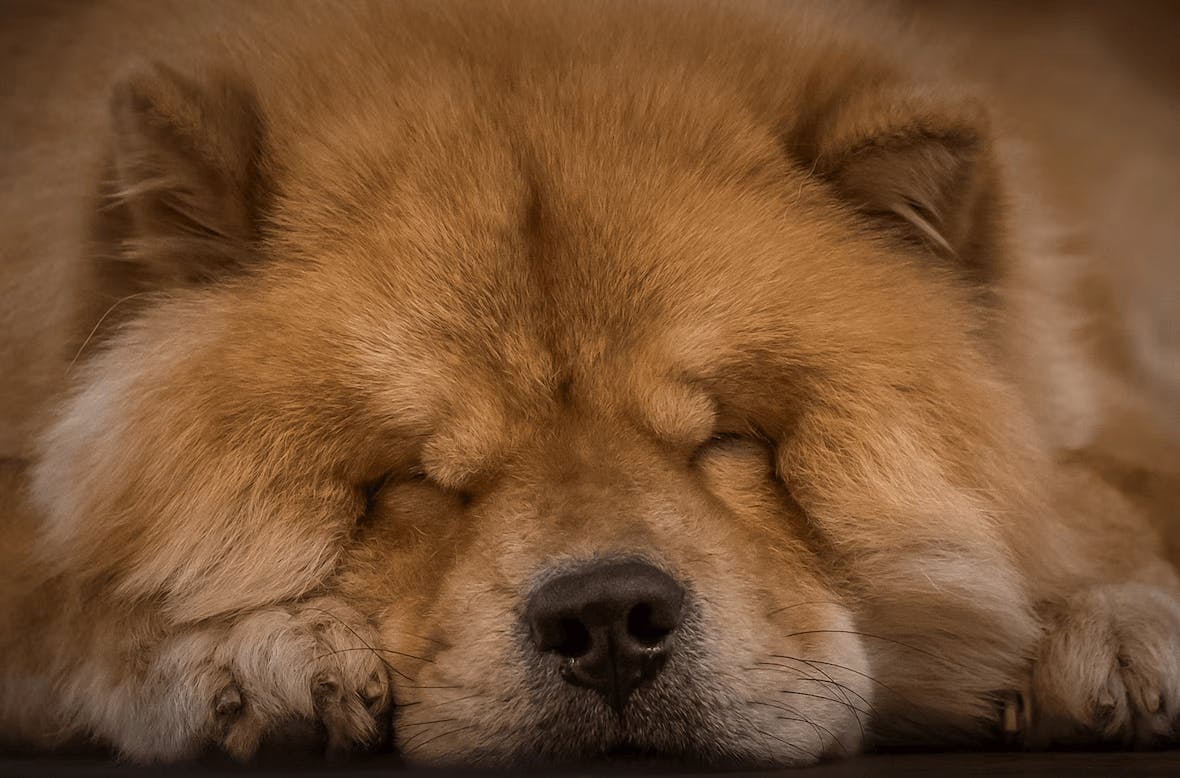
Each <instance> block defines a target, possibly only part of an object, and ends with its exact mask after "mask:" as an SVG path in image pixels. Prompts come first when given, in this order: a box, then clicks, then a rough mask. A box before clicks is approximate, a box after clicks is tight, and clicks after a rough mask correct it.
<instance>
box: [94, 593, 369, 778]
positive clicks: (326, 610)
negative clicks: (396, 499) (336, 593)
mask: <svg viewBox="0 0 1180 778" xmlns="http://www.w3.org/2000/svg"><path fill="white" fill-rule="evenodd" d="M387 669H388V665H387V663H386V662H385V661H384V660H383V659H382V657H381V656H380V654H379V652H378V651H377V650H376V647H375V644H374V643H373V636H372V633H371V630H370V628H369V627H368V626H367V624H366V622H365V620H364V619H362V618H361V617H360V616H359V615H358V614H357V613H355V612H354V611H352V610H351V609H350V608H348V607H347V606H345V605H343V604H342V603H340V602H338V601H334V600H331V599H328V598H324V599H319V600H313V601H309V602H306V603H298V604H294V605H290V606H281V607H280V606H276V607H272V608H266V609H263V610H258V611H253V612H250V613H248V614H246V615H243V616H241V617H240V618H238V619H237V620H235V621H233V622H231V623H229V624H225V625H218V626H203V627H198V628H193V629H190V630H187V631H185V632H182V633H180V634H177V635H174V636H172V637H170V638H168V639H167V640H165V641H164V642H162V643H161V644H160V645H159V646H158V649H157V650H156V651H155V652H154V654H153V655H152V657H151V658H150V659H149V660H148V664H147V668H146V670H145V673H146V675H145V682H144V683H143V684H142V687H141V688H140V689H139V690H137V691H138V693H137V694H135V695H134V696H135V699H134V702H133V703H132V705H131V708H132V710H130V711H127V712H126V714H125V715H124V716H121V717H120V718H121V719H122V720H123V722H124V725H123V726H122V727H120V730H121V731H118V732H115V733H111V734H112V735H113V737H112V738H111V739H112V740H114V741H115V743H116V745H117V746H118V747H119V749H120V751H122V752H123V753H124V754H125V755H126V756H128V757H130V758H132V759H134V760H136V761H143V762H153V761H167V760H172V759H178V758H185V757H191V756H195V755H197V754H198V753H200V752H202V751H206V750H209V749H210V748H213V749H221V750H223V751H225V752H226V753H228V754H229V755H230V756H232V757H234V758H235V759H238V760H243V761H244V760H247V759H249V758H251V757H252V756H254V754H255V753H256V752H257V751H258V749H259V746H260V745H261V744H262V743H264V742H265V741H267V739H268V738H271V737H274V736H277V735H279V734H280V733H282V732H283V731H285V730H287V729H289V728H290V727H291V726H292V725H300V724H307V723H313V724H316V725H318V726H319V727H320V728H321V729H322V731H323V734H324V735H325V737H326V741H327V748H328V751H329V753H339V752H343V751H348V750H352V749H353V748H358V747H366V746H371V745H374V744H376V743H377V742H378V741H379V740H380V739H381V738H382V736H383V735H384V734H386V733H385V732H384V729H385V728H384V727H382V726H381V721H382V720H383V714H384V713H385V712H386V711H387V710H388V707H389V704H390V699H391V694H390V684H389V677H388V674H387Z"/></svg>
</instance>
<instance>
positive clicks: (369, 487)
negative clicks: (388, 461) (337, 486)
mask: <svg viewBox="0 0 1180 778" xmlns="http://www.w3.org/2000/svg"><path fill="white" fill-rule="evenodd" d="M392 479H393V473H392V472H385V473H382V474H381V475H379V476H378V477H376V478H374V479H372V480H369V481H365V482H364V483H363V484H361V486H360V490H361V497H362V499H363V503H362V512H361V514H360V516H359V517H357V520H358V521H364V520H365V519H367V518H368V517H369V516H370V515H371V514H372V513H373V509H374V508H375V507H376V505H377V500H378V499H379V498H380V497H381V492H382V490H384V489H385V487H386V486H388V485H389V482H390V481H391V480H392Z"/></svg>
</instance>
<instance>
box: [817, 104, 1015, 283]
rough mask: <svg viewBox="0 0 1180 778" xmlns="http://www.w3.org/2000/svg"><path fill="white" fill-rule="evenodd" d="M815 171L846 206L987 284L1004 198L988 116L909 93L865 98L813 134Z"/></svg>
mask: <svg viewBox="0 0 1180 778" xmlns="http://www.w3.org/2000/svg"><path fill="white" fill-rule="evenodd" d="M814 148H815V156H814V158H813V159H812V160H811V161H810V164H811V165H812V166H813V168H814V169H815V171H816V173H817V174H818V175H819V176H821V177H822V178H824V179H826V180H828V181H829V182H830V183H831V184H832V186H833V187H834V189H835V190H836V192H837V193H838V194H839V195H840V197H841V198H842V199H844V200H845V201H846V202H848V203H849V204H851V205H852V206H853V207H855V208H856V209H857V210H859V211H861V212H862V213H864V214H866V215H868V216H870V217H872V218H875V219H877V220H878V221H879V222H880V224H881V225H882V226H883V227H885V228H886V229H891V230H892V231H894V232H895V233H897V234H899V235H900V236H901V237H903V238H904V239H907V240H909V241H917V242H921V243H924V244H925V245H926V246H927V247H929V248H930V249H932V250H933V251H935V252H936V253H938V254H941V255H943V256H946V257H954V258H956V259H957V260H959V261H960V262H961V263H962V264H963V265H964V266H966V267H968V268H969V269H971V270H973V271H976V272H978V273H980V274H984V275H986V274H987V273H988V270H989V268H988V266H989V265H990V264H991V257H992V253H993V251H994V248H995V246H994V243H995V238H996V235H995V232H996V221H997V210H998V209H997V203H998V199H999V198H998V193H997V191H996V185H995V176H994V170H993V165H992V161H991V154H990V141H989V131H988V121H987V117H986V113H985V112H984V110H983V109H982V107H981V106H979V105H978V104H976V103H973V102H970V101H966V100H954V99H952V100H947V99H940V98H935V97H933V96H929V95H926V94H924V93H919V92H914V91H908V90H904V89H883V90H880V91H874V92H871V93H867V94H863V95H861V96H858V97H856V98H854V99H852V100H849V101H847V102H845V103H844V104H842V105H841V106H840V107H839V108H837V109H836V110H834V111H833V112H832V113H831V115H830V116H829V117H827V120H826V121H825V122H822V123H821V124H820V125H819V127H818V129H817V139H816V142H815V144H814Z"/></svg>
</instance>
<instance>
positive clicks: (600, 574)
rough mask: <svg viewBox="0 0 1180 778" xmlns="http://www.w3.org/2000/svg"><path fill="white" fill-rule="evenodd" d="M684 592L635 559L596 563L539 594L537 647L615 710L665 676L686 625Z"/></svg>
mask: <svg viewBox="0 0 1180 778" xmlns="http://www.w3.org/2000/svg"><path fill="white" fill-rule="evenodd" d="M683 601H684V589H683V588H681V586H680V584H678V583H676V581H675V580H673V579H672V578H671V576H669V575H668V574H666V573H664V572H662V571H661V570H658V569H657V568H655V567H653V566H652V565H649V564H647V563H646V562H640V561H638V560H635V559H607V560H601V561H596V562H593V563H591V564H589V565H587V566H585V567H582V568H579V569H577V570H575V571H573V572H570V573H565V574H563V575H561V576H558V577H557V578H554V579H552V580H550V581H548V582H546V583H545V584H543V585H542V586H541V587H540V588H538V589H537V591H536V592H534V593H533V595H532V597H531V598H530V599H529V602H528V606H527V608H526V611H525V618H526V619H527V621H528V625H529V629H530V630H531V633H532V638H533V642H534V643H535V644H536V646H537V648H538V649H540V650H541V651H551V652H553V653H555V654H557V655H559V656H561V657H563V661H562V664H561V677H562V678H564V679H565V680H566V681H567V682H569V683H572V684H575V685H577V686H585V687H588V688H590V689H594V690H595V691H597V692H599V693H600V694H602V695H603V696H604V697H605V698H606V700H607V702H608V704H610V706H611V707H612V708H614V709H615V711H616V712H620V713H621V712H622V710H623V706H624V705H626V704H627V699H628V698H629V697H630V696H631V693H632V692H633V691H635V689H637V688H638V687H639V686H640V685H642V684H643V683H645V682H647V681H650V680H651V679H652V678H655V677H656V675H658V674H659V672H660V670H661V669H663V667H664V662H665V661H667V658H668V653H669V651H670V650H671V647H672V638H673V634H674V633H675V631H676V628H677V627H678V626H680V616H681V604H682V603H683Z"/></svg>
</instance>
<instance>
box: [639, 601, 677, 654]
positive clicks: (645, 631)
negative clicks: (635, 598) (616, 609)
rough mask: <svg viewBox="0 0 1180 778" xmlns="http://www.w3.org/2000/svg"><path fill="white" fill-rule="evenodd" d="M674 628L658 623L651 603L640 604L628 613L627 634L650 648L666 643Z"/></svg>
mask: <svg viewBox="0 0 1180 778" xmlns="http://www.w3.org/2000/svg"><path fill="white" fill-rule="evenodd" d="M673 628H674V627H666V626H664V625H662V624H660V623H658V621H657V620H656V618H655V610H654V609H653V608H652V606H651V603H647V602H641V603H638V604H636V605H635V606H634V607H633V608H631V610H630V612H628V613H627V634H628V635H630V636H631V637H633V638H635V640H636V641H638V642H639V643H640V644H641V645H643V646H647V647H648V648H652V647H655V646H658V645H659V644H660V643H662V642H664V639H665V638H666V637H668V635H669V634H670V633H671V632H672V629H673Z"/></svg>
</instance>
